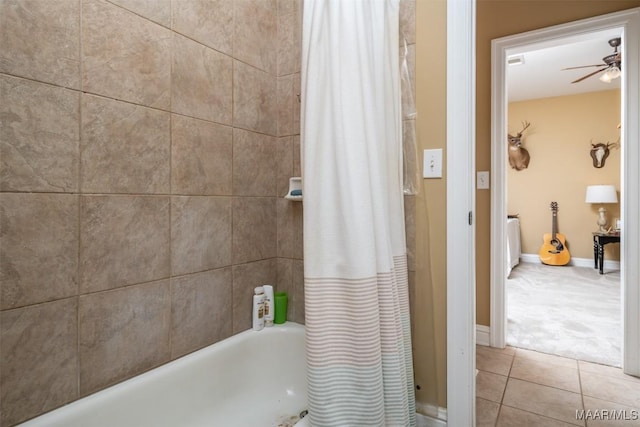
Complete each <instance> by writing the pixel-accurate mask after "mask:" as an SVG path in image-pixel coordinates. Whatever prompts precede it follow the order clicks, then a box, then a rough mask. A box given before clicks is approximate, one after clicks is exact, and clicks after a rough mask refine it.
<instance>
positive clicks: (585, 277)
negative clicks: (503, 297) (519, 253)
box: [506, 263, 622, 366]
mask: <svg viewBox="0 0 640 427" xmlns="http://www.w3.org/2000/svg"><path fill="white" fill-rule="evenodd" d="M506 287H507V317H508V324H507V344H508V345H511V346H514V347H519V348H526V349H530V350H536V351H540V352H543V353H550V354H556V355H559V356H565V357H571V358H575V359H579V360H585V361H589V362H595V363H602V364H605V365H610V366H620V365H621V361H622V354H621V343H622V326H621V306H620V273H619V271H611V270H609V272H607V273H606V274H604V275H600V274H599V273H598V271H597V270H596V269H593V268H588V267H553V266H548V265H543V264H535V263H520V264H519V265H518V266H517V267H516V268H514V270H513V271H512V272H511V275H510V277H509V279H508V280H507V282H506Z"/></svg>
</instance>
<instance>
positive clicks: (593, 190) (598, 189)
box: [584, 185, 618, 203]
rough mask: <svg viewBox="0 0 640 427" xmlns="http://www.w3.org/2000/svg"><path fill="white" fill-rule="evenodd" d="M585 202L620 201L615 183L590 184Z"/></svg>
mask: <svg viewBox="0 0 640 427" xmlns="http://www.w3.org/2000/svg"><path fill="white" fill-rule="evenodd" d="M584 201H585V203H618V194H617V193H616V186H615V185H589V186H588V187H587V196H586V197H585V199H584Z"/></svg>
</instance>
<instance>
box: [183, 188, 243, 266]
mask: <svg viewBox="0 0 640 427" xmlns="http://www.w3.org/2000/svg"><path fill="white" fill-rule="evenodd" d="M171 203H172V208H171V217H172V218H171V268H172V270H171V271H172V273H173V275H181V274H187V273H195V272H198V271H204V270H210V269H213V268H218V267H224V266H228V265H231V198H227V197H173V198H172V202H171Z"/></svg>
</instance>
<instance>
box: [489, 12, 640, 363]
mask: <svg viewBox="0 0 640 427" xmlns="http://www.w3.org/2000/svg"><path fill="white" fill-rule="evenodd" d="M612 28H621V29H622V38H623V49H622V55H623V57H622V63H623V75H622V82H621V84H622V89H621V95H622V128H621V130H622V132H621V146H622V153H621V154H622V162H621V188H620V195H621V199H622V211H621V217H622V224H623V227H622V234H621V239H620V240H621V248H620V249H621V250H620V253H621V259H622V261H623V262H622V263H621V265H622V268H621V275H620V280H621V284H622V287H621V288H622V295H621V296H622V306H623V309H622V311H623V319H622V320H623V330H624V333H623V335H624V338H623V361H622V362H623V369H624V371H625V373H627V374H633V375H640V281H639V280H640V168H639V167H638V165H640V126H639V124H638V121H639V118H640V87H639V83H640V8H635V9H629V10H626V11H622V12H616V13H612V14H607V15H602V16H598V17H594V18H589V19H584V20H580V21H575V22H570V23H567V24H562V25H557V26H553V27H548V28H544V29H541V30H535V31H530V32H526V33H522V34H516V35H513V36H508V37H503V38H500V39H496V40H493V41H492V43H491V55H492V72H491V97H492V99H491V187H492V189H493V190H492V193H491V326H490V339H491V346H492V347H499V348H503V347H504V346H505V344H506V336H507V322H506V319H507V317H506V301H505V297H506V295H505V280H506V276H507V274H506V259H505V258H506V256H505V249H504V246H505V245H504V242H506V225H507V210H506V165H507V159H506V156H507V146H506V134H507V123H506V117H507V101H506V99H507V89H506V79H505V74H506V58H507V56H509V55H513V54H518V53H522V52H523V51H524V49H525V47H526V50H531V47H532V45H535V47H547V46H553V45H554V44H558V43H559V39H563V41H564V42H566V39H567V38H569V39H570V38H571V37H580V36H581V35H584V34H585V33H589V32H593V31H599V30H606V29H612Z"/></svg>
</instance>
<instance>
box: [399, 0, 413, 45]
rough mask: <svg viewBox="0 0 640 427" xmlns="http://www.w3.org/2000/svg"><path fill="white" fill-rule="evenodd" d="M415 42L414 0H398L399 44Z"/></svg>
mask: <svg viewBox="0 0 640 427" xmlns="http://www.w3.org/2000/svg"><path fill="white" fill-rule="evenodd" d="M405 40H406V41H407V44H414V43H415V42H416V0H400V45H401V46H402V45H403V44H404V41H405Z"/></svg>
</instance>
